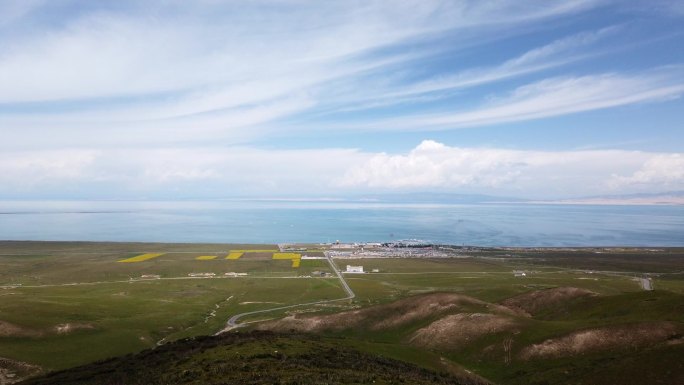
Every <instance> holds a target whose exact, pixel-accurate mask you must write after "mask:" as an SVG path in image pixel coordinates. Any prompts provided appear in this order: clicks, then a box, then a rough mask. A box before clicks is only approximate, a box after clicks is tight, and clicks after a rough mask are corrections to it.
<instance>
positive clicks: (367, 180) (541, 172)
mask: <svg viewBox="0 0 684 385" xmlns="http://www.w3.org/2000/svg"><path fill="white" fill-rule="evenodd" d="M683 170H684V155H683V154H680V153H667V154H665V153H653V152H643V151H625V150H581V151H555V152H554V151H526V150H510V149H497V148H464V147H450V146H447V145H445V144H443V143H439V142H436V141H433V140H425V141H423V142H422V143H420V144H419V145H418V146H416V147H415V148H413V149H412V150H411V151H409V152H408V153H404V154H387V153H370V152H363V151H360V150H354V149H314V150H262V149H257V148H250V147H233V148H202V149H194V150H187V149H183V148H164V149H155V150H144V149H116V150H111V149H107V150H97V151H95V150H83V149H65V150H61V151H50V152H46V151H40V152H34V151H28V152H12V153H3V154H2V155H0V183H1V184H2V185H3V186H4V193H6V194H7V193H8V192H9V194H8V195H7V196H5V198H6V197H11V196H12V195H14V196H21V195H22V194H26V195H28V196H35V197H46V195H42V194H35V195H33V193H32V191H35V190H40V189H46V188H47V189H49V190H50V191H57V192H58V196H59V197H60V198H63V197H68V196H69V195H70V194H75V195H76V197H79V198H83V197H84V195H79V194H78V192H79V191H85V192H87V193H88V194H89V193H90V192H91V191H108V193H107V194H100V195H98V197H100V198H105V199H107V198H109V199H116V198H122V199H124V198H133V199H146V198H154V197H160V198H165V199H167V198H171V197H174V196H177V197H181V198H211V199H215V198H229V197H249V196H254V197H278V196H301V197H316V196H338V197H339V196H344V195H355V194H364V193H389V192H416V191H419V192H424V191H438V192H460V193H479V194H494V195H505V196H515V197H521V198H537V199H543V198H568V197H578V196H586V195H596V194H617V193H622V192H632V193H642V192H650V191H653V190H654V189H655V190H656V191H675V190H684V174H683V173H684V171H683ZM302 186H306V188H307V189H306V191H303V190H302ZM86 196H87V195H86Z"/></svg>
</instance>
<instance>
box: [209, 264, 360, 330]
mask: <svg viewBox="0 0 684 385" xmlns="http://www.w3.org/2000/svg"><path fill="white" fill-rule="evenodd" d="M325 259H326V260H327V261H328V264H330V268H331V269H332V270H333V271H334V272H335V274H336V275H337V278H338V279H339V280H340V283H341V284H342V288H343V289H344V291H345V292H346V293H347V295H346V296H345V297H344V298H337V299H326V300H321V301H313V302H306V303H298V304H295V305H287V306H278V307H273V308H270V309H263V310H254V311H248V312H245V313H240V314H236V315H234V316H232V317H230V318H229V319H228V322H226V327H225V328H223V329H221V330H220V331H218V332H217V333H216V334H214V335H219V334H222V333H225V332H227V331H230V330H232V329H235V328H239V327H241V326H244V325H245V323H238V320H239V319H240V318H242V317H246V316H249V315H254V314H261V313H268V312H272V311H277V310H284V309H292V308H295V307H300V306H309V305H320V304H324V303H330V302H339V301H347V300H350V299H353V298H354V297H356V294H354V291H352V289H351V287H349V284H348V283H347V281H346V280H345V279H344V276H342V273H341V272H340V270H339V269H338V268H337V265H335V262H334V261H333V260H332V258H331V257H330V255H328V253H325Z"/></svg>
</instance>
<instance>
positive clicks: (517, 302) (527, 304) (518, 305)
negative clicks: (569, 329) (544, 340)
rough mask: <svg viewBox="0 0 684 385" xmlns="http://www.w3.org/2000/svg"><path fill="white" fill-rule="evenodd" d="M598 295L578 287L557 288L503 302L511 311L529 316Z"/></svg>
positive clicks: (534, 292)
mask: <svg viewBox="0 0 684 385" xmlns="http://www.w3.org/2000/svg"><path fill="white" fill-rule="evenodd" d="M593 295H596V293H594V292H593V291H590V290H585V289H580V288H577V287H556V288H553V289H546V290H537V291H532V292H529V293H525V294H521V295H517V296H515V297H511V298H508V299H506V300H504V301H502V302H501V305H503V306H506V307H508V308H509V309H513V310H518V311H521V312H524V313H526V314H528V315H534V314H535V313H538V312H539V311H542V310H544V309H545V308H548V307H549V306H553V305H555V304H558V303H561V302H565V301H568V300H571V299H574V298H579V297H585V296H593Z"/></svg>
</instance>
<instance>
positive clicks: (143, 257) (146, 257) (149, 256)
mask: <svg viewBox="0 0 684 385" xmlns="http://www.w3.org/2000/svg"><path fill="white" fill-rule="evenodd" d="M162 255H164V253H147V254H140V255H136V256H135V257H132V258H126V259H122V260H120V261H118V262H142V261H147V260H149V259H152V258H157V257H160V256H162Z"/></svg>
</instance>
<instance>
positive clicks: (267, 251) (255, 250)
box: [230, 249, 278, 254]
mask: <svg viewBox="0 0 684 385" xmlns="http://www.w3.org/2000/svg"><path fill="white" fill-rule="evenodd" d="M277 251H278V250H277V249H269V250H257V249H254V250H230V252H231V253H243V254H244V253H273V252H277Z"/></svg>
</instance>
